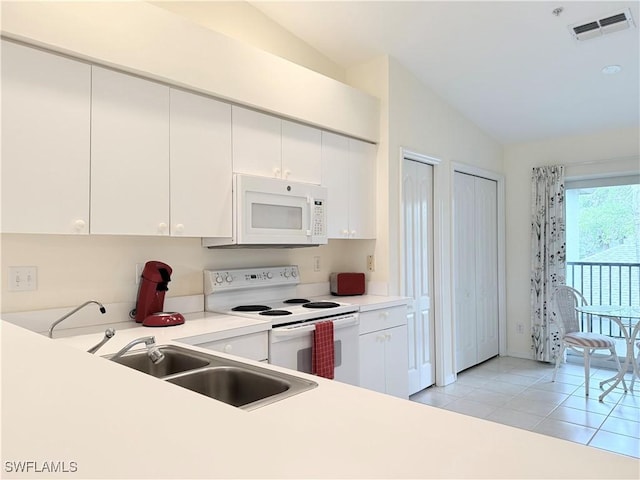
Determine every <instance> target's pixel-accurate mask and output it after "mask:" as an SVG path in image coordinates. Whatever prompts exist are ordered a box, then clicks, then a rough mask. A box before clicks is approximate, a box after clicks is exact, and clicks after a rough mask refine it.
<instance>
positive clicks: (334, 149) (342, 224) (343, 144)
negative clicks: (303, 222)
mask: <svg viewBox="0 0 640 480" xmlns="http://www.w3.org/2000/svg"><path fill="white" fill-rule="evenodd" d="M348 165H349V139H348V138H347V137H343V136H342V135H336V134H335V133H329V132H322V185H324V186H325V187H327V195H328V198H327V205H328V208H327V222H328V229H327V234H328V237H329V238H348V237H349V196H350V195H349V175H348Z"/></svg>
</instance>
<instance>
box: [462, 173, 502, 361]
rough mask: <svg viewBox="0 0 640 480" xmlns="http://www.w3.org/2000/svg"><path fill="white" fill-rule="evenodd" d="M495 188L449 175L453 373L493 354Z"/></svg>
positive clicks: (495, 345) (495, 315) (470, 178)
mask: <svg viewBox="0 0 640 480" xmlns="http://www.w3.org/2000/svg"><path fill="white" fill-rule="evenodd" d="M497 205H498V203H497V183H496V182H495V181H493V180H488V179H486V178H481V177H476V176H473V175H468V174H465V173H460V172H456V173H455V175H454V236H455V238H454V249H455V250H454V265H455V269H454V286H455V290H454V295H455V332H456V372H460V371H461V370H464V369H466V368H469V367H472V366H473V365H476V364H478V363H480V362H483V361H484V360H487V359H489V358H491V357H494V356H495V355H497V354H498V353H499V341H498V325H499V319H498V249H497V246H498V235H497V232H498V223H497Z"/></svg>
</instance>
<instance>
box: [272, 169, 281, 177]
mask: <svg viewBox="0 0 640 480" xmlns="http://www.w3.org/2000/svg"><path fill="white" fill-rule="evenodd" d="M281 174H282V170H280V169H279V168H278V167H275V168H274V169H273V176H274V177H278V178H280V175H281Z"/></svg>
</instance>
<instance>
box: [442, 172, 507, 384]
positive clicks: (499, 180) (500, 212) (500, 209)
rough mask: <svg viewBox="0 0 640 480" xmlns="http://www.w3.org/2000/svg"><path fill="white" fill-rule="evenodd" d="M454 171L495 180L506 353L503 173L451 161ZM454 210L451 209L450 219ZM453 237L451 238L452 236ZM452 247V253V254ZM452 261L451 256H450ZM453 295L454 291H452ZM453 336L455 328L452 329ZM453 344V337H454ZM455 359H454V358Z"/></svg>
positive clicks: (502, 344) (503, 349) (501, 324)
mask: <svg viewBox="0 0 640 480" xmlns="http://www.w3.org/2000/svg"><path fill="white" fill-rule="evenodd" d="M455 172H459V173H466V174H468V175H474V176H476V177H482V178H486V179H488V180H494V181H495V182H496V184H497V185H496V188H497V195H498V205H497V220H498V232H497V234H498V337H499V347H498V352H499V354H500V356H503V355H506V354H507V316H506V312H507V299H506V216H505V179H504V175H502V174H500V173H496V172H492V171H490V170H485V169H483V168H479V167H474V166H471V165H465V164H463V163H457V162H452V172H451V176H452V178H453V175H454V173H455ZM451 196H452V198H453V182H452V184H451ZM453 215H455V210H454V209H452V221H453ZM452 239H453V238H452ZM453 253H454V252H453V249H452V255H453ZM452 261H453V258H452ZM454 295H455V293H454ZM452 309H453V318H455V299H453V302H452ZM454 336H455V329H454ZM454 345H455V338H454ZM454 361H455V360H454ZM456 376H457V375H456Z"/></svg>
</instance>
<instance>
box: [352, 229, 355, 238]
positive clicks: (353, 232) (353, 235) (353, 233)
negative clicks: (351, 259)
mask: <svg viewBox="0 0 640 480" xmlns="http://www.w3.org/2000/svg"><path fill="white" fill-rule="evenodd" d="M355 236H356V231H355V230H351V237H352V238H353V237H355Z"/></svg>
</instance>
